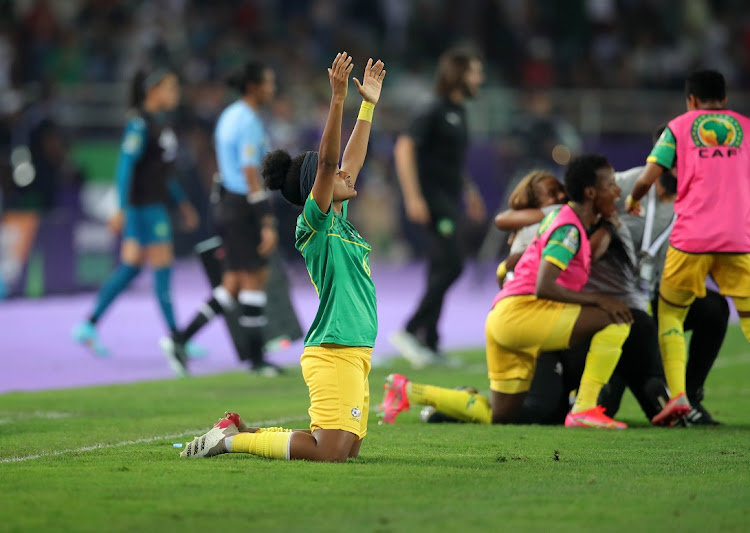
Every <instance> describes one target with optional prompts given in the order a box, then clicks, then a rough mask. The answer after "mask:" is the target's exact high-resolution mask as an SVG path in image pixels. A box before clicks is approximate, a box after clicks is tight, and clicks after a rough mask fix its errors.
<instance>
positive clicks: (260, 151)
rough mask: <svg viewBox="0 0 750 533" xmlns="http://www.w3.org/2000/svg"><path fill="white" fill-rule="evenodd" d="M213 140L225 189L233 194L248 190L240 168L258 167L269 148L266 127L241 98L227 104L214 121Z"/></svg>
mask: <svg viewBox="0 0 750 533" xmlns="http://www.w3.org/2000/svg"><path fill="white" fill-rule="evenodd" d="M214 141H215V142H216V160H217V162H218V165H219V174H220V175H221V183H222V185H224V188H225V189H227V190H228V191H229V192H233V193H235V194H248V193H249V192H251V191H248V187H247V180H246V179H245V174H244V173H243V171H242V169H243V168H244V167H259V166H260V162H261V161H262V160H263V156H265V155H266V152H267V151H268V146H267V141H266V132H265V128H264V127H263V122H262V121H261V119H260V117H259V116H258V114H257V113H256V112H255V111H253V109H252V108H251V107H250V106H249V105H247V104H246V103H245V102H244V101H242V100H237V101H236V102H234V103H233V104H230V105H229V106H227V108H226V109H224V111H223V112H222V113H221V116H220V117H219V120H218V122H217V123H216V130H215V132H214ZM252 192H257V191H252Z"/></svg>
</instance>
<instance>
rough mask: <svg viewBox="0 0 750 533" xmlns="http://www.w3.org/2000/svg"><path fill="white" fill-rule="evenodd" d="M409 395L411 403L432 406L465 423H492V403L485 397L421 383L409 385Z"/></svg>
mask: <svg viewBox="0 0 750 533" xmlns="http://www.w3.org/2000/svg"><path fill="white" fill-rule="evenodd" d="M407 394H408V396H409V403H414V404H419V405H432V406H433V407H435V409H437V410H438V411H440V412H441V413H444V414H446V415H448V416H452V417H453V418H458V419H459V420H462V421H464V422H475V423H477V424H490V423H492V409H491V408H490V402H489V401H487V398H485V397H484V396H479V395H478V394H474V393H472V392H469V391H465V390H455V389H444V388H442V387H433V386H432V385H420V384H419V383H409V385H407Z"/></svg>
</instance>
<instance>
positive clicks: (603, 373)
mask: <svg viewBox="0 0 750 533" xmlns="http://www.w3.org/2000/svg"><path fill="white" fill-rule="evenodd" d="M628 335H630V325H629V324H610V325H609V326H607V327H606V328H604V329H603V330H601V331H599V332H598V333H597V334H596V335H594V336H593V337H592V339H591V346H590V347H589V353H588V354H587V355H586V366H585V367H584V368H583V376H581V384H580V385H579V387H578V395H577V396H576V403H575V404H574V405H573V409H572V411H573V412H574V413H580V412H581V411H586V410H588V409H591V408H592V407H596V404H597V401H598V399H599V392H601V390H602V387H603V386H604V384H605V383H607V382H608V381H609V378H611V377H612V373H613V372H614V371H615V367H616V366H617V361H619V360H620V354H621V353H622V345H623V344H624V343H625V340H626V339H627V338H628Z"/></svg>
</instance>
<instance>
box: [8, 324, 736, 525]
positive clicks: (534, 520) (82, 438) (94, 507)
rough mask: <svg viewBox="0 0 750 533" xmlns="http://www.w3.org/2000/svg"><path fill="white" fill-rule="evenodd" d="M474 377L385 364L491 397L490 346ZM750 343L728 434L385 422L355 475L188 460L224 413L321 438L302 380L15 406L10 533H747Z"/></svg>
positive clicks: (712, 381)
mask: <svg viewBox="0 0 750 533" xmlns="http://www.w3.org/2000/svg"><path fill="white" fill-rule="evenodd" d="M460 355H461V356H462V357H464V358H465V359H466V361H467V365H466V366H465V367H464V368H463V369H459V370H452V369H427V370H422V371H418V372H413V371H409V370H407V369H406V367H405V366H399V364H398V363H396V364H395V365H394V366H393V367H392V368H388V369H374V370H373V372H372V374H371V378H370V382H371V386H372V396H373V404H374V403H376V402H378V401H380V400H381V399H382V389H381V388H380V384H381V383H382V380H383V378H384V377H385V375H386V374H388V373H389V372H391V371H394V370H395V371H403V372H406V373H407V375H409V376H410V377H412V378H413V379H415V380H418V381H422V382H427V383H434V384H438V385H445V386H450V387H453V386H456V385H475V386H478V387H479V388H480V390H482V389H484V390H486V389H487V378H486V374H485V371H484V362H483V361H484V355H483V352H481V351H471V352H463V353H461V354H460ZM748 377H750V348H748V345H747V344H746V343H745V341H744V338H743V337H742V334H741V332H740V331H739V329H738V328H736V327H732V328H730V331H729V334H728V336H727V340H726V342H725V344H724V348H723V350H722V353H721V355H720V356H719V360H718V362H717V365H716V367H715V369H714V371H713V372H712V374H711V376H710V377H709V381H708V383H707V399H706V401H705V405H706V407H707V408H708V409H709V410H710V411H711V412H712V413H713V414H714V416H715V417H716V418H717V419H719V420H721V421H722V422H723V423H724V425H723V426H721V427H718V428H690V429H661V428H652V427H649V426H648V425H647V423H646V420H645V418H644V416H643V414H642V413H641V412H640V410H639V408H638V407H637V404H636V403H635V401H634V400H633V399H632V397H629V396H628V397H627V398H626V399H625V401H624V402H623V406H622V409H621V411H620V415H619V416H618V418H620V419H622V420H624V421H626V422H628V423H630V424H631V428H630V429H628V430H625V431H616V432H615V431H596V430H585V429H582V430H579V429H565V428H563V427H539V426H515V427H487V426H475V425H463V424H462V425H453V424H448V425H441V424H437V425H427V424H423V423H421V422H419V421H418V418H417V414H418V409H417V408H413V410H412V412H409V413H403V414H401V415H400V416H399V419H398V423H397V424H396V425H395V426H379V425H377V419H376V418H375V417H374V414H371V418H370V426H369V434H368V437H367V439H366V440H365V443H364V445H363V448H362V454H361V456H360V458H359V459H357V460H354V461H350V462H349V463H348V464H344V465H328V464H313V463H304V462H282V461H270V460H264V459H260V458H257V457H252V456H249V455H225V456H220V457H216V458H213V459H206V460H181V459H179V458H178V454H179V451H180V450H177V449H174V448H173V447H172V444H173V443H175V442H185V441H186V440H188V438H191V437H192V436H193V435H197V434H199V433H200V432H203V431H205V430H206V429H207V428H209V427H210V426H211V424H212V423H213V422H215V421H216V419H217V418H218V417H219V416H221V415H222V414H223V412H224V410H233V411H237V412H239V413H240V414H242V416H243V417H244V418H245V420H246V421H248V422H249V423H250V422H253V423H257V422H262V421H267V422H268V423H271V424H274V425H281V424H283V425H285V426H287V427H306V425H307V423H308V419H307V415H306V409H307V400H308V399H307V390H306V388H305V385H304V382H303V381H302V377H301V375H300V373H299V371H293V372H291V373H290V375H288V376H285V377H282V378H278V379H272V380H269V379H263V378H256V377H250V376H248V375H246V374H243V373H233V374H226V375H221V376H212V377H201V378H193V379H187V380H174V381H162V382H149V383H138V384H133V385H124V386H113V387H93V388H86V389H74V390H63V391H47V392H39V393H13V394H5V395H0V461H1V462H0V489H1V490H2V496H1V497H0V531H2V532H4V531H34V532H37V531H54V532H57V531H82V532H88V531H91V532H94V531H96V532H102V531H104V532H110V531H112V532H116V531H123V532H125V531H127V532H132V531H141V532H148V531H159V532H167V531H207V530H215V531H232V530H237V528H241V529H240V530H248V531H262V532H267V531H356V532H370V531H373V532H386V531H456V532H463V531H485V532H487V531H545V532H546V533H548V532H550V531H555V532H557V531H576V532H580V531H594V530H596V531H628V532H632V531H664V530H667V531H680V532H686V531H700V532H707V531H722V532H724V531H748V530H750V505H748V502H750V388H749V387H748V385H747V382H748Z"/></svg>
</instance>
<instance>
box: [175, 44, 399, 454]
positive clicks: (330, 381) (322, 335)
mask: <svg viewBox="0 0 750 533" xmlns="http://www.w3.org/2000/svg"><path fill="white" fill-rule="evenodd" d="M352 66H353V65H352V59H351V57H349V56H347V54H346V52H344V53H341V54H338V55H337V56H336V59H335V60H334V61H333V65H332V66H331V68H329V69H328V78H329V80H330V82H331V88H332V90H333V95H332V98H331V107H330V110H329V112H328V119H327V121H326V125H325V129H324V130H323V137H322V139H321V141H320V152H319V154H318V153H316V152H307V153H305V154H301V155H299V156H297V157H296V158H294V159H292V158H291V157H290V156H289V154H288V153H286V152H284V151H281V150H277V151H275V152H272V153H270V154H268V156H266V158H265V160H264V162H263V169H262V174H263V177H264V179H265V181H266V184H267V185H268V187H269V188H271V189H275V190H281V194H282V195H283V196H284V198H286V199H287V200H288V201H289V202H291V203H293V204H295V205H299V206H302V207H303V211H302V214H301V215H300V216H299V218H298V219H297V230H296V247H297V249H298V250H299V251H300V253H301V254H302V256H303V257H304V259H305V264H306V265H307V269H308V271H309V274H310V279H311V280H312V282H313V284H314V285H315V288H316V290H317V292H318V297H319V298H320V305H319V307H318V313H317V315H316V316H315V320H314V321H313V324H312V326H311V327H310V331H309V332H308V334H307V337H306V338H305V351H304V353H303V354H302V360H301V364H302V375H303V376H304V378H305V382H306V383H307V386H308V388H309V390H310V409H309V413H310V430H304V431H292V430H282V429H279V428H271V429H273V430H271V429H268V428H266V429H257V428H248V427H247V426H245V425H244V424H242V423H241V421H240V419H239V417H237V416H236V415H230V414H227V417H226V418H225V419H222V420H220V421H219V423H218V424H217V425H216V426H214V428H213V429H212V430H211V431H209V432H208V433H206V434H205V435H203V436H201V437H197V438H196V439H195V440H193V441H192V442H190V443H188V445H187V446H186V448H185V450H184V451H183V452H182V453H181V454H180V455H181V456H183V457H209V456H212V455H217V454H220V453H226V452H231V453H250V454H253V455H260V456H262V457H269V458H274V459H307V460H309V461H328V462H343V461H346V460H347V458H349V457H357V456H358V455H359V450H360V447H361V446H362V439H363V438H364V436H365V434H366V433H367V414H368V411H369V408H370V406H369V403H370V390H369V382H368V374H369V372H370V355H371V353H372V347H373V345H374V343H375V337H376V335H377V330H378V325H377V309H376V300H375V285H374V284H373V282H372V278H371V277H370V267H369V263H368V257H369V254H370V245H369V244H367V242H366V241H365V240H364V239H363V238H362V236H361V235H360V234H359V233H358V232H357V230H356V229H355V228H354V226H353V225H352V224H351V223H350V222H349V221H348V220H347V218H346V215H347V208H348V202H349V200H350V199H351V198H354V197H355V196H356V195H357V191H356V190H355V189H354V184H355V183H356V180H357V175H358V174H359V171H360V170H361V168H362V165H363V164H364V160H365V155H366V153H367V143H368V139H369V137H370V125H371V122H372V114H373V109H374V107H375V104H376V103H377V102H378V99H379V98H380V90H381V87H382V82H383V78H384V77H385V70H384V69H383V66H384V65H383V63H382V62H381V61H377V62H375V63H373V61H372V59H370V60H369V61H368V62H367V67H366V68H365V74H364V77H363V78H362V83H361V84H360V83H359V81H358V80H357V79H356V78H355V79H354V81H355V83H356V85H357V90H358V91H359V93H360V94H361V95H362V98H363V100H364V101H363V102H362V107H361V110H360V113H359V117H358V120H357V124H356V126H355V127H354V131H353V132H352V135H351V137H350V138H349V142H348V144H347V145H346V149H345V150H344V156H343V160H342V164H341V168H339V166H338V165H339V153H340V148H341V116H342V113H343V108H344V100H345V99H346V93H347V85H348V82H349V73H350V72H351V70H352Z"/></svg>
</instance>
